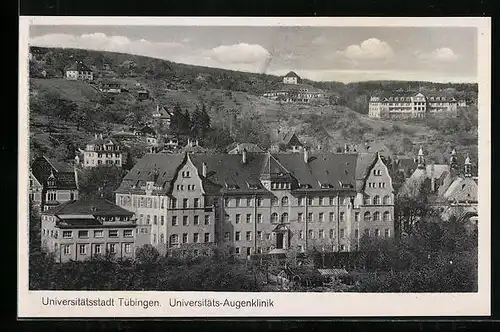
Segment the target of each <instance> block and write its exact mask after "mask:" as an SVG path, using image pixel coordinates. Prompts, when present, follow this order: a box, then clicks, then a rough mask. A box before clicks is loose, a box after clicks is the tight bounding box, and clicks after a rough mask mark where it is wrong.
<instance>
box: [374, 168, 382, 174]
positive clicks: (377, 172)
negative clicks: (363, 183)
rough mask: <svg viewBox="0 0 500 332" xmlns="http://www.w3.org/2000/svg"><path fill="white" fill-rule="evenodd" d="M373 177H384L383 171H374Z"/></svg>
mask: <svg viewBox="0 0 500 332" xmlns="http://www.w3.org/2000/svg"><path fill="white" fill-rule="evenodd" d="M373 175H376V176H381V175H382V171H381V170H379V169H374V170H373Z"/></svg>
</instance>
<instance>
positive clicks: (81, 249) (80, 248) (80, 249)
mask: <svg viewBox="0 0 500 332" xmlns="http://www.w3.org/2000/svg"><path fill="white" fill-rule="evenodd" d="M78 253H79V254H80V255H86V254H87V245H85V244H80V245H78Z"/></svg>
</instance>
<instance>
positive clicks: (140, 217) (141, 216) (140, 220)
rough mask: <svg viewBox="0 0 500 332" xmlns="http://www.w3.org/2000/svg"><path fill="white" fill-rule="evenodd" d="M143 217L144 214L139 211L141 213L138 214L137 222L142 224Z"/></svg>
mask: <svg viewBox="0 0 500 332" xmlns="http://www.w3.org/2000/svg"><path fill="white" fill-rule="evenodd" d="M143 219H144V215H143V214H142V213H141V214H140V215H139V222H140V223H141V224H142V220H143Z"/></svg>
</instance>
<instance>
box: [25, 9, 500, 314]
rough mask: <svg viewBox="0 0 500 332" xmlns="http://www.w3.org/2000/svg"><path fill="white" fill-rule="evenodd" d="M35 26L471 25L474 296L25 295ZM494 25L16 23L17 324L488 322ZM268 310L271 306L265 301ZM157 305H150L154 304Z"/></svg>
mask: <svg viewBox="0 0 500 332" xmlns="http://www.w3.org/2000/svg"><path fill="white" fill-rule="evenodd" d="M33 24H37V25H65V24H69V25H128V26H130V25H135V26H138V25H148V26H155V25H170V26H174V25H177V26H181V25H186V26H187V25H190V26H195V25H196V26H199V25H206V26H209V25H218V26H220V25H224V26H233V25H239V26H242V25H245V26H269V25H281V26H298V25H301V26H385V27H389V26H390V27H403V26H404V27H417V26H419V27H427V26H433V27H445V26H473V27H477V29H478V83H479V95H478V108H479V110H480V112H479V159H480V162H479V174H480V177H479V210H480V212H479V214H480V215H481V221H480V223H479V261H478V264H479V271H478V279H479V280H478V292H477V293H419V294H416V293H398V294H395V293H388V294H382V293H379V294H374V293H229V292H156V291H147V292H139V291H137V292H136V291H134V292H124V291H113V292H111V291H30V290H29V288H28V280H29V279H28V251H29V250H28V238H29V237H28V234H29V230H28V223H27V220H28V219H29V218H28V174H29V173H28V171H29V166H28V160H29V158H28V151H29V140H28V137H29V125H28V119H29V116H28V87H29V85H28V61H27V59H28V40H29V26H30V25H33ZM490 43H491V20H490V18H479V17H473V18H459V17H455V18H429V17H427V18H416V17H415V18H406V17H405V18H402V17H400V18H386V17H385V18H373V17H372V18H367V17H362V18H361V17H359V18H346V17H342V18H243V17H219V18H217V17H201V18H200V17H182V18H181V17H178V18H172V17H169V18H165V17H163V18H152V17H133V18H127V17H20V21H19V58H20V60H21V61H20V62H19V92H20V93H19V111H18V114H19V115H18V118H19V124H18V129H19V136H18V142H19V143H18V144H19V145H18V147H19V157H18V160H19V176H18V193H19V194H18V195H19V196H18V230H19V232H18V317H19V318H44V317H136V318H140V317H208V316H219V317H229V316H237V317H259V316H262V317H264V316H272V317H291V316H301V317H307V316H344V317H357V316H374V317H375V316H394V317H396V316H487V315H490V310H491V309H490V292H491V286H490V279H491V270H490V269H491V264H490V260H491V255H490V248H491V243H490V234H491V220H490V218H491V216H490V178H491V168H490V167H491V166H490V165H491V152H490V151H491V137H490V126H491V124H490V113H491V99H490V98H491V96H490V95H491V83H490V82H491V74H490V73H491V45H490ZM44 297H51V298H58V299H60V300H63V299H68V300H72V299H77V298H80V299H85V298H88V299H101V300H106V299H114V301H115V303H116V305H115V306H112V307H95V306H93V307H92V306H86V307H79V306H71V305H67V306H64V307H57V306H44V305H43V304H42V299H43V298H44ZM119 298H134V299H135V300H141V299H142V300H147V301H159V304H160V306H151V307H150V308H148V309H144V308H143V307H140V306H135V307H130V306H129V307H126V306H119V305H118V304H117V303H118V302H119ZM170 299H179V300H181V299H182V300H183V301H185V303H188V302H189V301H190V300H194V301H199V300H203V301H204V300H205V299H207V300H210V299H212V300H214V299H215V300H219V301H221V302H224V301H225V300H226V299H227V300H228V301H238V300H239V301H241V300H251V299H258V300H261V301H266V300H268V299H270V300H271V301H272V302H273V303H272V304H273V306H267V307H263V306H262V307H252V308H249V307H241V308H239V309H236V307H213V306H212V307H207V306H203V307H199V306H198V307H191V306H185V307H172V306H170V304H169V302H170ZM267 303H268V304H269V305H270V304H271V303H270V302H269V301H268V302H267ZM153 304H155V303H153Z"/></svg>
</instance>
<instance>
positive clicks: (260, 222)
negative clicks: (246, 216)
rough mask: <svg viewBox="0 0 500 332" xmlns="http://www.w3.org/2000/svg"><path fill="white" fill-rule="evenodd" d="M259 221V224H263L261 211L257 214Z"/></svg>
mask: <svg viewBox="0 0 500 332" xmlns="http://www.w3.org/2000/svg"><path fill="white" fill-rule="evenodd" d="M257 222H258V223H259V224H262V214H260V213H259V214H257Z"/></svg>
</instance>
